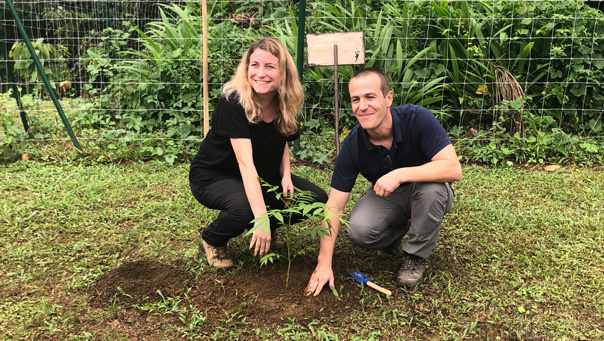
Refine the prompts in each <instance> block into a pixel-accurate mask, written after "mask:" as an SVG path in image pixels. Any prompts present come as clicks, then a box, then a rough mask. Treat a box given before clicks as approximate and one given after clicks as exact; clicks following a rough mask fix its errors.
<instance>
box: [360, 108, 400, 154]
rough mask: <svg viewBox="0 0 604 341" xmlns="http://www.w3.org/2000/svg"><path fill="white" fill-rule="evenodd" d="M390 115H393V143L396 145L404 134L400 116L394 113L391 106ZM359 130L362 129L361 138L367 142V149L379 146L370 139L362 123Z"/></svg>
mask: <svg viewBox="0 0 604 341" xmlns="http://www.w3.org/2000/svg"><path fill="white" fill-rule="evenodd" d="M390 116H392V130H393V133H392V144H393V145H394V144H398V143H399V142H401V141H402V140H403V135H402V133H401V129H400V122H401V120H400V118H399V117H398V115H395V114H394V113H393V111H392V108H390ZM359 130H360V135H361V140H362V141H363V143H364V144H365V148H367V150H373V149H376V148H377V146H376V145H374V144H373V143H371V142H370V141H369V136H367V132H366V131H365V129H363V128H362V127H361V125H360V124H359Z"/></svg>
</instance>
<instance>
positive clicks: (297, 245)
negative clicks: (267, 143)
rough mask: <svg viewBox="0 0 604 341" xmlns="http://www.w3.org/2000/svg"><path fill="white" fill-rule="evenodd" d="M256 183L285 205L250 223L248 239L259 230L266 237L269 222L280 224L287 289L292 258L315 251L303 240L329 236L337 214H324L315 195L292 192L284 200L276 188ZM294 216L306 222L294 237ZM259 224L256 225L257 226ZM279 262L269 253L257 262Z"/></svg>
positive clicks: (346, 223) (320, 203)
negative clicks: (285, 254) (285, 263)
mask: <svg viewBox="0 0 604 341" xmlns="http://www.w3.org/2000/svg"><path fill="white" fill-rule="evenodd" d="M259 180H260V183H261V184H262V186H264V187H268V190H267V192H268V193H275V196H276V198H277V199H278V200H281V201H283V202H284V203H285V208H283V209H271V210H268V211H267V212H266V213H265V214H263V215H261V216H260V217H257V218H256V219H254V220H252V223H253V224H255V225H254V227H253V228H252V229H250V230H249V231H248V232H247V235H249V234H252V233H254V231H256V230H257V229H259V228H262V229H263V230H264V233H266V234H269V233H270V219H271V218H274V219H276V220H277V221H278V222H279V224H281V226H282V227H281V230H282V239H283V243H284V244H285V248H286V250H287V274H286V279H285V288H286V289H287V287H288V284H289V274H290V269H291V264H292V261H293V260H294V258H296V257H297V256H299V255H304V254H306V253H307V252H309V251H314V250H315V245H314V244H311V245H309V244H307V243H304V242H303V240H302V239H303V237H306V236H310V237H311V239H316V238H317V237H318V238H321V239H323V238H325V237H326V236H329V235H331V222H330V219H331V218H333V217H334V216H336V215H337V214H336V213H334V212H333V211H332V210H329V209H327V210H326V206H325V204H324V203H322V202H316V198H315V196H314V194H313V193H312V192H310V191H302V190H300V189H298V188H294V192H293V193H290V194H289V195H287V196H284V195H283V193H282V192H281V191H279V186H273V185H271V184H269V183H267V182H266V181H264V180H262V179H259ZM294 215H298V216H301V217H302V219H301V220H304V221H306V222H308V224H305V226H304V227H302V228H299V229H297V231H298V233H294V228H293V225H294V224H295V223H292V219H293V217H294ZM338 219H339V220H340V223H341V224H343V225H348V222H347V221H346V220H345V219H342V218H341V217H339V216H338ZM323 221H326V222H327V226H328V227H327V228H325V227H323V224H322V222H323ZM258 222H259V224H256V223H258ZM279 258H281V255H279V254H277V253H274V252H269V253H268V254H267V255H265V256H263V257H262V258H260V265H261V266H263V265H266V264H267V263H268V262H271V263H272V262H274V261H275V260H276V259H279Z"/></svg>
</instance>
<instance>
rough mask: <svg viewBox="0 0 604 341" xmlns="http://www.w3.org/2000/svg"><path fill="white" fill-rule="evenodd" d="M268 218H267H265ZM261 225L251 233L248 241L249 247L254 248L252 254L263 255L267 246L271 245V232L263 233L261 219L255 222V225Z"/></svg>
mask: <svg viewBox="0 0 604 341" xmlns="http://www.w3.org/2000/svg"><path fill="white" fill-rule="evenodd" d="M267 219H268V218H267ZM258 225H261V226H259V227H258V229H256V231H254V233H252V240H251V241H250V247H249V249H250V250H251V249H254V256H258V257H264V256H265V255H266V254H267V253H268V250H269V248H270V247H271V232H270V230H269V232H268V234H266V233H264V229H263V228H262V221H259V222H257V223H256V226H258Z"/></svg>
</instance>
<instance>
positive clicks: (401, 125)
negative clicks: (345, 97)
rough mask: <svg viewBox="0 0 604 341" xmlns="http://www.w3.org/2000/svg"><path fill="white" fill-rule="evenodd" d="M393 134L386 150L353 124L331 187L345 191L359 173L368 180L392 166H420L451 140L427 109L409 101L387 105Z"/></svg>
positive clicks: (347, 191)
mask: <svg viewBox="0 0 604 341" xmlns="http://www.w3.org/2000/svg"><path fill="white" fill-rule="evenodd" d="M390 114H391V115H392V127H393V130H394V131H393V138H392V146H391V148H390V150H388V149H386V148H385V147H384V146H376V145H374V144H373V143H371V142H369V137H368V136H367V132H366V131H365V130H364V129H363V128H361V126H360V125H359V124H357V125H356V126H354V128H352V130H351V131H350V133H349V134H348V136H346V138H345V139H344V142H343V143H342V148H341V150H340V154H339V155H338V159H337V160H336V165H335V168H334V171H333V175H332V177H331V187H333V188H335V189H337V190H338V191H341V192H346V193H349V192H350V191H352V187H353V186H354V183H355V181H356V178H357V176H358V174H359V173H361V174H362V175H363V176H364V177H365V178H366V179H367V180H368V181H370V182H371V183H372V184H375V182H376V181H377V180H378V179H379V178H380V177H382V175H384V174H386V173H388V172H390V171H391V170H393V169H396V168H402V167H414V166H421V165H423V164H426V163H428V162H430V160H432V158H433V157H434V155H436V154H438V152H440V151H441V150H442V149H443V148H445V147H446V146H448V145H449V144H451V140H449V136H448V135H447V132H446V131H445V129H444V128H443V127H442V125H441V124H440V122H438V120H437V119H436V117H434V115H433V114H432V113H431V112H430V110H428V109H426V108H424V107H422V106H419V105H412V104H404V105H401V106H398V107H395V108H390Z"/></svg>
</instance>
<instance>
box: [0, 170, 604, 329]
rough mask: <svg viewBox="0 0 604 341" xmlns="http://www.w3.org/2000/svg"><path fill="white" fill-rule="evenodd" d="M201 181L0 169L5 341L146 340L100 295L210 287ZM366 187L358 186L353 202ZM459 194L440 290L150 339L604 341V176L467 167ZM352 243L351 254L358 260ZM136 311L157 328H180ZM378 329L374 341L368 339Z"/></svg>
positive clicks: (434, 259) (146, 173)
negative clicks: (170, 283) (133, 270)
mask: <svg viewBox="0 0 604 341" xmlns="http://www.w3.org/2000/svg"><path fill="white" fill-rule="evenodd" d="M187 171H188V165H187V164H181V165H177V166H173V167H170V166H166V165H164V164H160V163H144V164H142V163H136V164H125V165H115V164H110V165H94V166H86V165H79V164H74V163H56V164H45V163H35V162H18V163H13V164H9V165H4V166H0V179H1V181H0V269H1V270H0V335H6V337H7V338H8V339H116V338H118V339H122V338H130V339H138V337H137V335H141V338H142V335H147V334H137V333H136V331H131V332H129V333H127V334H120V333H119V332H116V331H115V329H112V326H111V323H110V322H111V321H113V320H114V317H115V316H118V315H119V314H120V311H122V313H123V311H124V310H126V309H132V307H124V306H120V305H119V304H109V303H108V304H107V306H106V307H102V308H94V307H91V306H90V305H89V303H88V302H89V299H90V297H89V293H88V289H89V288H90V287H91V286H92V285H93V284H94V282H95V279H97V278H98V277H99V276H100V275H101V274H103V273H106V272H108V271H110V270H112V269H115V268H116V267H118V266H120V265H121V264H123V263H124V262H127V261H132V260H137V259H142V258H144V259H154V260H157V261H159V262H162V263H165V264H170V265H173V266H175V267H178V268H180V269H183V270H186V271H190V272H192V273H193V274H194V275H195V276H197V278H202V277H203V276H206V275H207V276H213V275H215V272H214V270H212V269H208V268H207V267H206V266H204V265H203V264H200V261H199V260H198V259H197V251H198V249H197V240H198V232H197V228H198V227H199V226H201V225H202V224H204V223H207V222H209V221H210V220H211V219H212V218H213V217H215V214H216V212H215V211H211V210H207V209H204V208H203V207H202V206H201V205H199V204H198V203H197V202H196V201H195V200H194V199H193V197H192V196H191V195H190V192H189V189H188V183H187ZM294 172H295V173H297V174H299V175H302V176H305V177H310V178H312V179H313V180H314V181H316V182H317V183H319V184H320V185H321V186H322V187H323V188H324V189H326V190H327V189H328V186H329V178H330V175H331V170H330V169H329V168H327V169H314V168H310V167H307V166H297V167H295V169H294ZM364 185H366V183H365V182H364V181H360V182H357V187H356V188H355V193H354V195H353V197H358V195H359V193H360V190H361V187H362V186H364ZM454 188H455V191H456V202H455V204H454V207H453V210H452V211H451V213H450V214H449V215H448V216H447V218H446V221H445V223H444V225H443V230H442V233H441V238H440V241H439V243H438V245H437V247H436V249H435V251H434V253H433V255H432V256H431V258H430V262H429V265H430V271H429V278H428V279H427V281H426V283H424V284H422V285H420V286H419V287H418V288H416V289H415V290H413V291H411V292H408V293H407V292H404V293H402V294H401V293H400V291H399V294H398V296H396V297H393V298H391V299H388V300H387V302H386V303H384V305H383V306H381V308H372V307H375V306H376V305H377V304H376V302H378V301H379V300H382V299H383V298H382V297H380V296H378V295H377V294H375V293H374V292H369V291H365V292H364V293H363V294H362V297H363V299H362V301H363V302H361V303H360V308H358V309H350V311H348V312H347V313H346V314H343V315H342V316H333V320H335V321H332V320H330V319H317V320H316V322H315V320H314V319H313V322H312V323H310V324H309V323H303V322H300V321H291V320H288V319H287V316H283V323H281V324H277V325H275V326H272V327H258V328H256V329H255V330H253V331H252V330H250V328H251V327H253V326H250V325H245V324H243V325H238V326H239V328H241V329H240V330H238V329H235V330H231V331H230V332H229V333H226V332H225V333H223V334H220V333H218V331H216V330H214V331H209V330H208V329H207V328H206V329H201V328H200V329H198V330H196V329H195V328H194V326H193V327H191V324H189V325H187V326H185V325H184V324H179V322H178V319H175V320H174V321H172V322H171V323H167V324H166V323H164V324H160V326H161V328H160V329H159V330H155V331H154V334H152V336H153V337H149V338H151V339H158V338H159V339H161V338H165V339H169V338H173V337H177V336H180V337H186V338H202V339H211V338H214V337H217V336H219V337H220V338H236V337H239V338H241V339H261V338H262V337H265V338H266V339H340V340H346V339H352V338H355V337H356V338H357V339H371V338H374V339H384V340H387V339H392V338H402V339H404V338H406V336H410V337H412V338H425V339H459V338H464V337H467V338H471V339H487V338H488V339H516V338H518V339H556V340H560V339H562V340H564V339H567V340H578V339H586V340H600V339H604V308H603V307H604V247H603V245H604V169H603V168H599V169H586V168H579V169H560V170H557V171H555V172H544V171H538V170H534V171H533V170H523V169H492V168H483V167H478V166H473V165H466V166H464V177H463V179H462V180H461V181H460V182H458V183H456V184H455V186H454ZM200 224H201V225H200ZM346 243H347V241H346V240H345V238H340V239H339V244H340V245H347V247H350V244H346ZM341 248H343V247H342V246H341V247H340V249H341ZM240 252H245V250H244V251H240ZM311 256H312V257H315V255H311ZM201 263H203V262H201ZM243 266H245V267H253V266H257V265H255V264H253V263H250V262H247V263H246V262H244V263H243ZM374 273H376V275H377V276H379V277H378V279H379V280H381V281H382V283H384V282H386V284H388V285H391V284H392V283H388V282H387V281H388V279H387V278H389V277H387V276H386V275H384V274H378V271H375V270H374ZM338 280H340V279H338ZM336 287H338V286H337V285H336ZM397 290H400V289H397ZM325 294H326V295H332V294H331V293H325ZM322 295H323V294H322ZM384 300H385V299H384ZM379 302H381V301H379ZM193 308H194V307H193V306H191V309H189V310H188V313H190V314H197V315H195V316H197V317H198V318H200V319H203V318H204V315H203V314H204V307H195V309H193ZM326 308H327V307H326ZM160 310H161V309H160ZM138 311H139V312H140V314H139V315H140V316H143V317H145V316H147V315H148V316H155V317H157V316H160V317H162V315H166V314H168V313H167V312H166V310H165V309H164V310H161V311H163V313H161V312H159V313H158V312H157V311H155V312H150V311H149V309H147V310H144V309H140V308H139V309H138ZM181 311H182V310H181ZM188 313H187V312H185V313H183V314H185V315H186V314H188ZM140 316H139V317H140ZM191 316H192V315H191ZM191 316H189V315H186V316H185V317H186V321H191V318H192V317H191ZM310 318H311V319H312V318H313V317H312V316H310ZM244 320H245V319H244ZM93 321H94V322H95V323H92V322H93ZM84 322H86V323H84ZM221 323H223V325H224V326H228V323H229V321H224V322H221ZM368 326H369V327H368ZM225 328H226V327H225ZM367 328H370V329H371V330H372V332H371V333H369V334H367V333H364V332H362V331H361V330H364V329H367ZM221 330H222V331H224V329H221ZM185 331H186V332H185Z"/></svg>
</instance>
